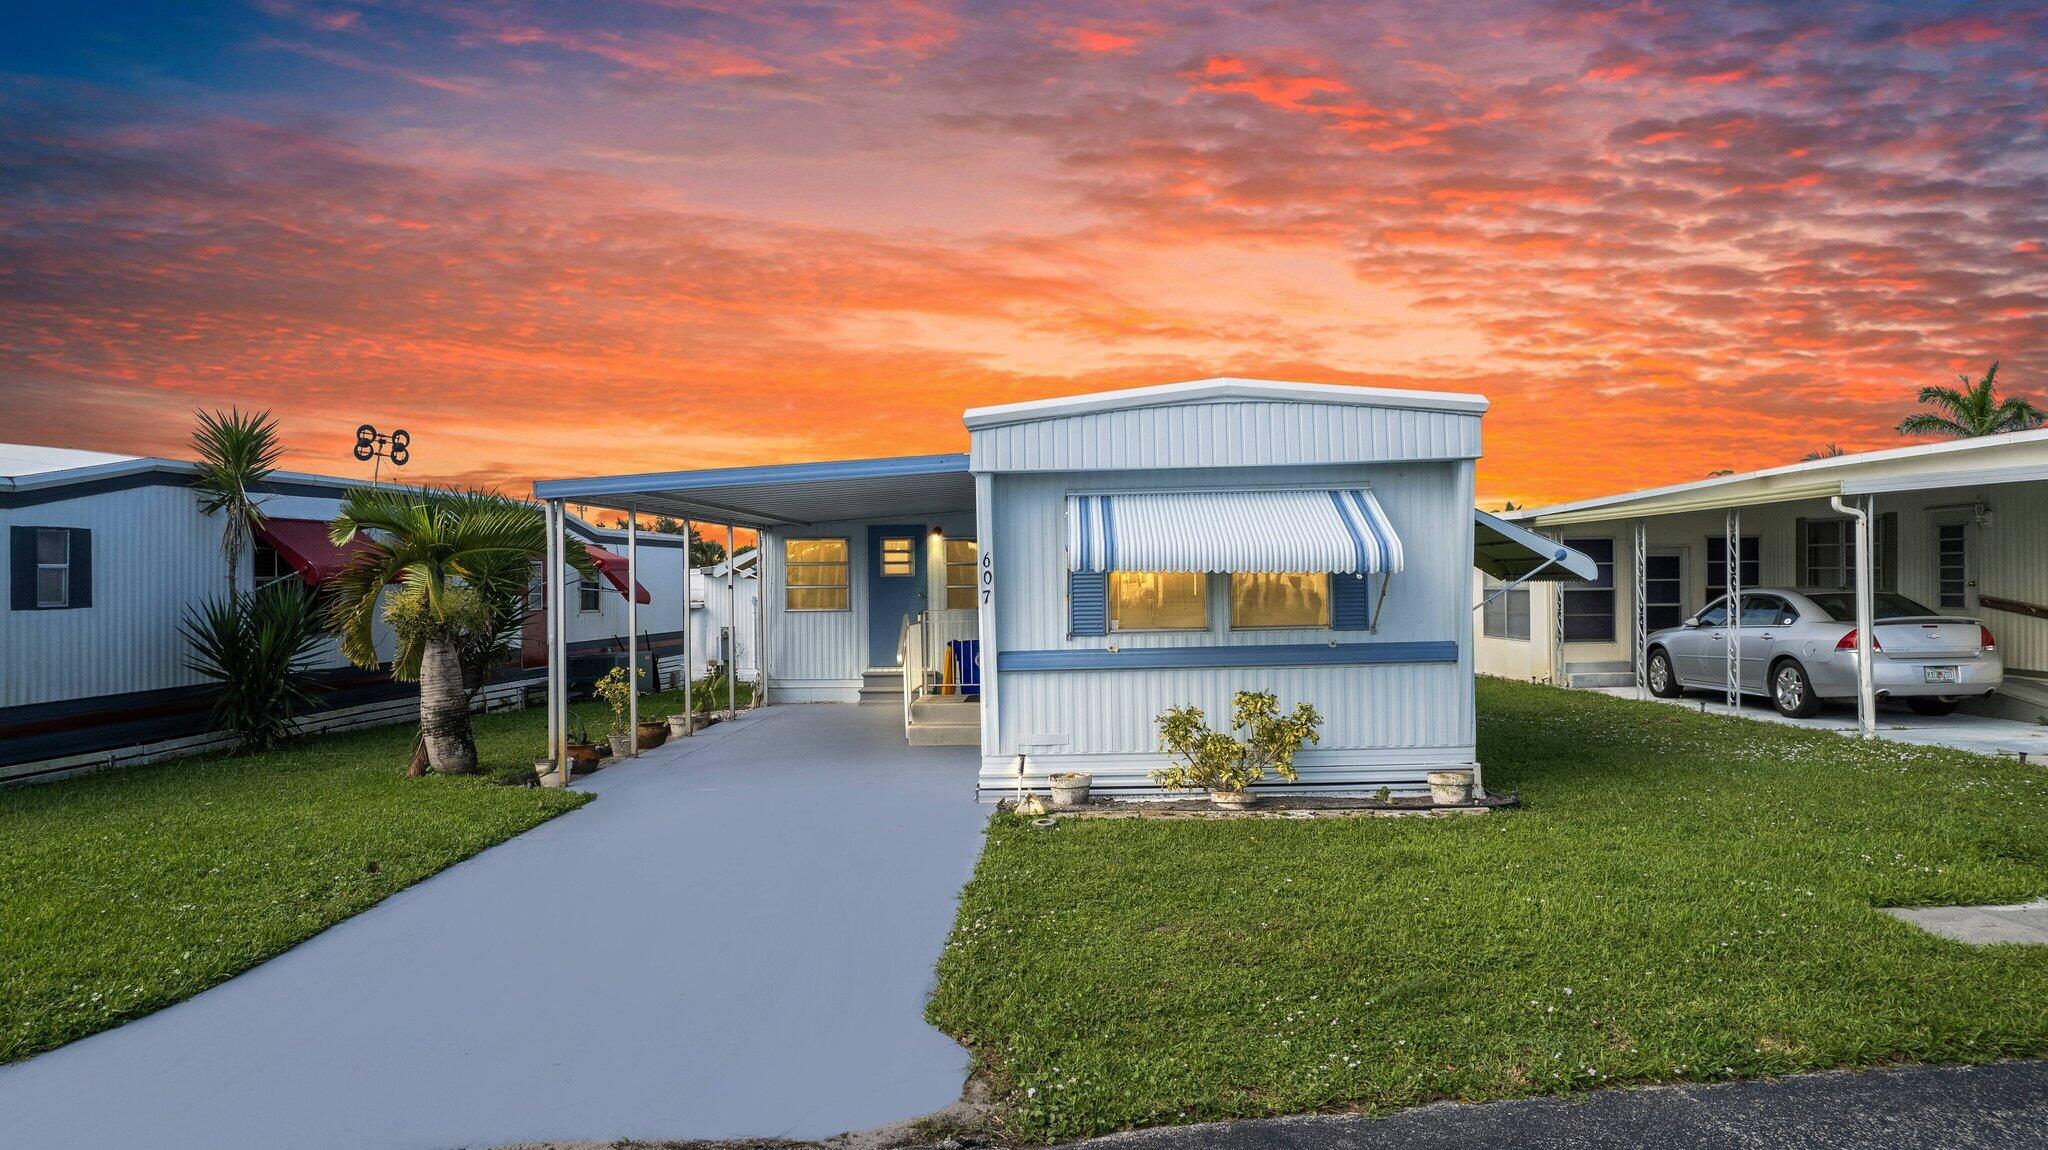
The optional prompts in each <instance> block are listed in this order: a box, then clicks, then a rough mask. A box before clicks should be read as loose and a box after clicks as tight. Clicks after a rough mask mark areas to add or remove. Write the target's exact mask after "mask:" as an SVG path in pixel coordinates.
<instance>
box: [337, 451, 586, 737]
mask: <svg viewBox="0 0 2048 1150" xmlns="http://www.w3.org/2000/svg"><path fill="white" fill-rule="evenodd" d="M332 537H333V539H334V542H335V544H336V545H337V546H342V545H346V544H348V543H349V542H350V541H351V540H355V539H357V538H359V537H360V538H361V539H363V540H365V541H366V542H367V545H366V546H363V547H361V548H360V549H359V550H358V551H357V553H356V555H355V557H354V558H352V559H351V560H350V561H349V564H348V566H347V567H345V568H343V569H342V571H341V573H340V574H339V575H337V576H336V577H335V578H334V580H333V582H332V584H331V586H332V588H333V600H332V602H331V604H330V606H329V608H328V614H327V623H328V626H329V627H330V628H331V629H332V630H333V631H334V632H335V633H336V634H337V635H339V636H340V637H341V653H342V654H343V655H344V656H345V657H346V658H347V659H348V660H349V661H350V662H352V663H354V664H356V665H357V666H359V667H374V666H377V665H378V657H377V648H376V645H375V636H374V634H373V626H374V624H375V622H376V619H377V615H378V605H379V602H380V601H381V597H382V593H383V591H384V588H385V587H386V586H387V585H388V584H390V583H391V582H393V581H394V580H395V581H397V582H399V583H401V584H403V586H404V589H403V590H402V591H401V592H400V593H399V594H397V595H394V596H392V598H391V602H390V606H389V610H388V611H387V612H386V618H387V619H389V620H390V621H391V622H392V624H393V627H394V629H395V630H396V631H397V632H398V636H399V646H398V651H397V653H396V656H395V657H394V658H393V660H392V666H391V677H392V678H394V679H399V680H401V681H413V680H416V681H418V683H419V685H420V741H421V742H422V744H423V745H424V746H425V748H426V752H427V762H428V764H429V765H430V766H431V767H432V768H433V769H434V770H436V771H439V772H441V773H443V774H468V773H470V772H472V771H474V770H476V737H475V734H474V733H473V731H472V730H471V727H470V722H469V709H470V693H471V687H470V680H471V678H472V674H473V675H474V677H475V679H476V681H477V682H478V683H481V681H482V676H483V675H484V674H486V673H488V671H489V666H490V662H489V661H490V659H491V658H493V656H492V654H491V652H493V651H495V650H497V649H498V644H499V643H501V642H505V641H507V640H506V639H505V636H506V635H507V634H508V633H509V632H510V631H512V630H513V629H515V628H516V627H517V626H518V622H519V618H518V616H519V614H520V613H522V612H523V611H524V592H523V588H524V587H525V585H526V578H527V572H529V571H530V570H531V565H532V563H533V561H534V560H535V559H537V558H539V557H541V556H543V555H545V554H546V553H547V524H546V521H545V519H544V517H543V516H542V515H541V511H540V508H538V507H535V506H534V505H532V504H530V503H520V502H517V501H515V500H511V499H506V498H504V497H503V496H500V495H495V494H491V493H489V492H481V491H436V490H431V489H427V488H418V489H412V490H403V491H397V490H390V489H384V488H378V489H371V488H361V487H359V488H355V489H353V490H351V491H350V492H349V493H348V495H347V497H346V498H345V499H344V500H343V501H342V506H341V513H340V514H339V515H338V516H336V517H335V519H334V522H333V531H332ZM568 551H569V554H568V555H567V556H565V559H566V560H567V562H568V563H569V564H570V565H571V566H573V567H575V568H576V570H577V572H578V574H580V575H582V576H583V577H585V578H589V579H595V578H597V565H596V564H595V563H593V562H592V561H591V559H590V556H589V555H588V554H587V553H586V552H584V551H583V549H582V548H578V547H571V548H569V549H568ZM515 586H516V587H517V588H520V589H521V590H520V591H519V592H518V593H517V594H515V593H514V592H513V590H512V589H513V588H514V587H515ZM465 648H467V649H468V650H469V651H470V655H469V657H468V658H467V660H466V659H465V654H464V652H465Z"/></svg>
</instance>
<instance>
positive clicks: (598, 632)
mask: <svg viewBox="0 0 2048 1150" xmlns="http://www.w3.org/2000/svg"><path fill="white" fill-rule="evenodd" d="M650 536H653V538H654V539H655V540H656V541H655V542H653V543H649V542H648V539H649V537H650ZM569 539H570V546H572V547H574V546H580V545H581V544H583V543H596V544H597V545H598V546H599V547H602V548H604V549H605V550H606V551H610V552H611V553H613V554H614V555H619V556H622V557H623V556H624V555H625V554H626V537H625V535H624V534H623V533H617V534H615V533H613V532H609V531H607V532H599V533H598V534H597V536H596V538H594V539H584V538H582V537H580V536H578V535H577V534H576V533H575V532H574V531H571V532H569ZM688 554H689V551H688V549H687V548H686V547H684V546H682V541H681V539H680V538H679V537H671V538H670V539H669V540H664V539H663V538H662V537H661V536H658V535H653V533H652V532H643V533H642V534H641V536H640V548H639V555H638V556H637V559H636V562H637V563H638V566H639V574H638V576H637V577H636V580H635V581H636V582H638V583H639V584H640V585H641V586H643V587H645V588H647V597H648V600H649V601H648V602H646V603H642V604H640V610H639V620H638V621H639V624H640V633H641V634H642V635H674V634H680V633H681V632H682V629H683V564H684V562H685V556H686V555H688ZM562 572H563V576H562V577H563V580H564V586H565V597H564V598H563V600H562V601H563V602H564V603H567V604H569V606H570V607H571V608H572V609H571V610H570V612H569V642H571V643H583V642H588V641H593V640H611V639H616V640H618V642H619V643H620V644H624V643H625V641H626V597H625V596H624V595H622V594H620V593H619V591H618V589H617V588H616V587H613V586H612V585H611V583H610V582H609V581H608V580H606V579H605V577H604V576H603V575H602V574H599V575H598V577H597V587H598V594H597V604H598V607H597V610H595V611H585V610H582V600H581V598H580V597H579V595H578V591H577V584H578V582H579V580H580V577H579V576H578V575H577V574H576V570H575V568H573V567H568V566H564V567H563V568H562Z"/></svg>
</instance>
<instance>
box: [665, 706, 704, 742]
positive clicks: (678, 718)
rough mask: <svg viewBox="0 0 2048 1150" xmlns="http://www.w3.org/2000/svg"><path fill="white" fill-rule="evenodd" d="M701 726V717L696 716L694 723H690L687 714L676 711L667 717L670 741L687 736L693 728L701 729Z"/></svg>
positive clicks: (702, 721) (702, 719)
mask: <svg viewBox="0 0 2048 1150" xmlns="http://www.w3.org/2000/svg"><path fill="white" fill-rule="evenodd" d="M703 725H704V718H703V716H701V715H700V716H698V717H697V719H696V721H695V722H694V723H692V722H691V719H690V715H689V714H688V713H687V712H684V711H677V712H676V713H675V714H673V715H670V716H669V717H668V733H669V737H670V738H672V739H680V738H682V737H683V736H684V735H687V734H689V733H690V732H691V730H692V729H693V728H695V727H701V726H703Z"/></svg>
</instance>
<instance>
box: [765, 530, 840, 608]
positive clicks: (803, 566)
mask: <svg viewBox="0 0 2048 1150" xmlns="http://www.w3.org/2000/svg"><path fill="white" fill-rule="evenodd" d="M782 563H783V567H782V578H783V591H782V602H783V607H784V609H785V610H790V611H850V610H852V609H853V593H852V590H851V588H850V585H849V583H848V581H847V572H848V566H847V562H846V540H844V539H785V540H783V541H782Z"/></svg>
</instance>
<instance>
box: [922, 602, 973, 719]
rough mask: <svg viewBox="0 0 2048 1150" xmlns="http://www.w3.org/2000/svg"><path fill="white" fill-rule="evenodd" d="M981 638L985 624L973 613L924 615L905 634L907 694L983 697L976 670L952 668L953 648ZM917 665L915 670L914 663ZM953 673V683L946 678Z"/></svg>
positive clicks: (927, 612)
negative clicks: (982, 627) (948, 673)
mask: <svg viewBox="0 0 2048 1150" xmlns="http://www.w3.org/2000/svg"><path fill="white" fill-rule="evenodd" d="M979 638H981V621H980V619H979V618H978V617H976V615H975V614H974V612H972V611H921V612H919V613H918V614H917V617H916V619H915V620H913V621H912V623H911V624H910V627H909V630H907V631H906V634H905V651H904V660H903V662H904V678H903V693H904V696H905V698H906V699H908V698H910V697H913V696H915V697H917V698H930V697H932V696H934V695H946V694H954V695H959V694H979V693H980V690H981V683H980V681H979V679H978V677H977V673H976V668H975V667H973V666H971V665H968V666H962V665H956V664H951V663H950V660H951V644H953V643H955V642H960V641H967V640H976V639H979ZM913 662H914V663H915V664H916V667H915V669H914V670H913V669H912V663H913ZM949 665H950V668H951V671H952V681H950V682H948V681H947V678H946V675H947V671H948V669H949Z"/></svg>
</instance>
